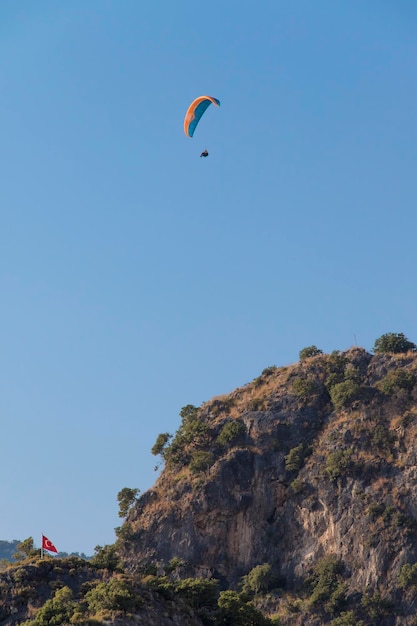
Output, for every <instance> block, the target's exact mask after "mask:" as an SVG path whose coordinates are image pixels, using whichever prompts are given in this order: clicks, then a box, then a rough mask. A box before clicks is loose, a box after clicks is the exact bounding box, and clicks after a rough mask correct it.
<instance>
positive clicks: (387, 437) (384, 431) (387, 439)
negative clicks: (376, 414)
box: [371, 424, 395, 450]
mask: <svg viewBox="0 0 417 626" xmlns="http://www.w3.org/2000/svg"><path fill="white" fill-rule="evenodd" d="M394 442H395V435H394V433H391V432H390V431H389V429H388V428H387V427H386V426H385V425H384V424H377V425H376V426H375V428H374V429H373V431H372V435H371V443H372V445H373V446H374V447H375V448H377V450H390V449H391V447H392V444H393V443H394Z"/></svg>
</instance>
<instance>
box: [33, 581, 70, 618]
mask: <svg viewBox="0 0 417 626" xmlns="http://www.w3.org/2000/svg"><path fill="white" fill-rule="evenodd" d="M75 609H76V604H75V602H73V599H72V591H71V589H70V588H69V587H62V588H61V589H58V591H56V592H55V595H54V597H53V598H52V599H51V600H47V601H46V602H45V604H44V605H43V606H42V607H41V608H40V609H39V611H38V612H37V613H36V617H35V619H34V620H30V621H27V622H25V626H60V625H61V624H69V623H70V620H71V617H72V616H73V614H74V611H75Z"/></svg>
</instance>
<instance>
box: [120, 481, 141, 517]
mask: <svg viewBox="0 0 417 626" xmlns="http://www.w3.org/2000/svg"><path fill="white" fill-rule="evenodd" d="M138 494H139V489H131V488H130V487H124V488H123V489H121V491H119V493H118V494H117V500H118V502H119V517H127V515H128V513H129V511H130V510H131V508H132V507H133V506H134V505H135V504H136V502H137V496H138Z"/></svg>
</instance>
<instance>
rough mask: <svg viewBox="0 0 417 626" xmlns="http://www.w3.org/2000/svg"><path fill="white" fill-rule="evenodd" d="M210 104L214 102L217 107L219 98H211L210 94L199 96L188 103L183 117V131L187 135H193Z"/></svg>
mask: <svg viewBox="0 0 417 626" xmlns="http://www.w3.org/2000/svg"><path fill="white" fill-rule="evenodd" d="M210 104H214V105H215V106H216V107H219V106H220V100H217V98H213V97H212V96H199V97H198V98H196V99H195V100H193V102H192V103H191V104H190V106H189V107H188V111H187V113H186V114H185V119H184V132H185V134H186V135H187V137H192V136H193V135H194V131H195V129H196V127H197V124H198V122H199V121H200V119H201V116H202V115H203V113H204V112H205V110H206V109H207V107H208V106H210Z"/></svg>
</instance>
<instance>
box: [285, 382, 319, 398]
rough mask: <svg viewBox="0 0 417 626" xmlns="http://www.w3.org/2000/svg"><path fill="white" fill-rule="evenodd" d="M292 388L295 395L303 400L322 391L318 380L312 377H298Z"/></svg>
mask: <svg viewBox="0 0 417 626" xmlns="http://www.w3.org/2000/svg"><path fill="white" fill-rule="evenodd" d="M292 388H293V391H294V393H295V395H296V396H298V397H299V398H302V399H303V400H308V399H309V398H311V397H312V396H316V395H317V394H318V393H319V391H320V390H319V386H318V384H317V383H316V381H315V380H312V379H311V378H296V379H295V380H294V382H293V386H292Z"/></svg>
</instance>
